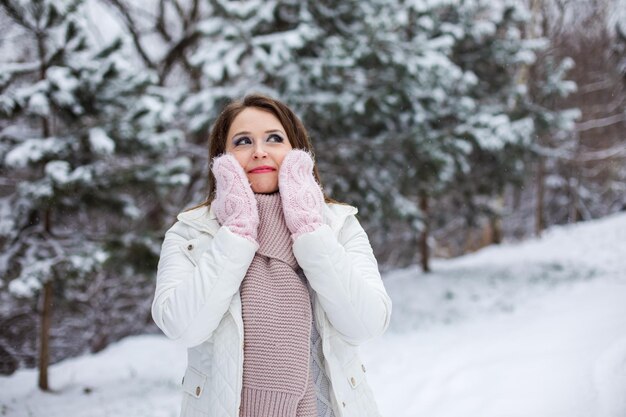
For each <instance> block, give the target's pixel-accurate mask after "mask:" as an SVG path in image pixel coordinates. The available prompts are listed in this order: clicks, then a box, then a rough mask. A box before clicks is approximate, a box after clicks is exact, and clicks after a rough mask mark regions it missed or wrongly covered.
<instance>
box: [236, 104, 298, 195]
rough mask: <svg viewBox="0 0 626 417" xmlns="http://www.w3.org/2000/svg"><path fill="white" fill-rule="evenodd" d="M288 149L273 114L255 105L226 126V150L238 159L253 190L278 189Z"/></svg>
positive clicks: (280, 127) (289, 147) (285, 135)
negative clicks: (281, 167) (279, 175)
mask: <svg viewBox="0 0 626 417" xmlns="http://www.w3.org/2000/svg"><path fill="white" fill-rule="evenodd" d="M291 149H292V147H291V143H290V142H289V139H288V138H287V134H286V133H285V128H284V127H283V125H282V124H281V123H280V121H279V120H278V119H277V118H276V116H274V115H273V114H272V113H270V112H267V111H263V110H261V109H258V108H256V107H247V108H245V109H243V110H242V111H241V113H239V114H238V115H237V117H235V119H234V120H233V122H232V124H231V125H230V129H228V135H227V137H226V152H229V153H231V154H232V155H233V156H234V157H235V159H236V160H237V161H238V162H239V164H240V165H241V167H242V168H243V170H244V171H245V172H246V175H247V176H248V181H250V185H251V187H252V191H254V192H255V193H264V194H265V193H273V192H275V191H277V190H278V170H279V168H280V165H281V164H282V162H283V159H285V156H286V155H287V152H289V151H290V150H291Z"/></svg>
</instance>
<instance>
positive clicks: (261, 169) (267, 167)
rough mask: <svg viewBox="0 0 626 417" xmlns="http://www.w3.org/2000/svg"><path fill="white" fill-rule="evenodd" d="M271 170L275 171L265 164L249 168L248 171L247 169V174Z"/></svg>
mask: <svg viewBox="0 0 626 417" xmlns="http://www.w3.org/2000/svg"><path fill="white" fill-rule="evenodd" d="M273 171H276V169H275V168H272V167H270V166H267V165H263V166H260V167H256V168H254V169H251V170H250V171H248V173H249V174H263V173H265V172H273Z"/></svg>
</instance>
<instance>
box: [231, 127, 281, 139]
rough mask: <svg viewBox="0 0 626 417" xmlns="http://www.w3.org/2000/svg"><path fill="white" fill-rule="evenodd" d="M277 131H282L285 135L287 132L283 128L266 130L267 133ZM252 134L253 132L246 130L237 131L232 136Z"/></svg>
mask: <svg viewBox="0 0 626 417" xmlns="http://www.w3.org/2000/svg"><path fill="white" fill-rule="evenodd" d="M276 132H278V133H282V134H283V135H286V133H285V132H283V131H282V130H278V129H272V130H266V131H265V133H276ZM251 134H252V132H247V131H244V132H237V133H235V134H234V135H233V136H232V137H233V138H234V137H235V136H237V135H251Z"/></svg>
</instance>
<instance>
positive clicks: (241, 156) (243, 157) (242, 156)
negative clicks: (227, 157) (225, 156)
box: [230, 151, 250, 171]
mask: <svg viewBox="0 0 626 417" xmlns="http://www.w3.org/2000/svg"><path fill="white" fill-rule="evenodd" d="M230 154H231V155H232V156H234V157H235V159H236V160H237V162H239V165H241V167H242V168H243V169H244V171H245V170H246V166H247V165H248V161H249V160H250V155H248V154H249V152H242V151H237V152H233V151H230Z"/></svg>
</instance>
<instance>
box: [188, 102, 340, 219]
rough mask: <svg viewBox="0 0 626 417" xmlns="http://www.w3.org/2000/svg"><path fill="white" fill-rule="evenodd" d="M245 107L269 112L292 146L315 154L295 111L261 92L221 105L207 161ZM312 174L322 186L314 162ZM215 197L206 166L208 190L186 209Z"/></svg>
mask: <svg viewBox="0 0 626 417" xmlns="http://www.w3.org/2000/svg"><path fill="white" fill-rule="evenodd" d="M248 107H255V108H258V109H261V110H263V111H267V112H269V113H272V114H273V115H274V116H276V118H277V119H278V120H279V121H280V124H281V125H283V127H284V128H285V133H286V134H287V138H288V139H289V143H290V144H291V146H292V147H293V148H294V149H303V150H305V151H308V152H309V153H310V154H311V155H315V153H314V151H313V145H312V144H311V140H310V138H309V134H308V133H307V131H306V129H305V128H304V125H303V124H302V122H301V121H300V119H299V118H298V116H296V115H295V113H294V112H293V111H292V110H291V109H290V108H289V107H287V105H285V104H284V103H282V102H280V101H278V100H276V99H273V98H271V97H268V96H265V95H262V94H250V95H247V96H245V97H244V98H243V99H241V100H234V101H232V102H230V103H229V104H228V105H227V106H226V107H224V109H223V110H222V112H221V113H220V115H219V116H218V117H217V119H216V120H215V123H214V124H213V127H212V128H211V133H210V134H209V164H211V162H212V161H213V159H214V158H215V157H216V156H219V155H221V154H223V153H224V152H226V140H227V136H228V130H229V129H230V126H231V124H232V123H233V120H235V117H237V115H238V114H239V113H241V112H242V111H243V110H244V109H246V108H248ZM313 176H314V177H315V179H316V180H317V182H318V183H319V184H320V186H321V185H322V182H321V180H320V176H319V172H318V170H317V164H316V163H315V162H314V164H313ZM322 190H323V188H322ZM214 197H215V176H214V175H213V172H212V171H211V169H209V191H208V195H207V198H206V200H205V201H204V202H203V203H201V204H199V205H197V206H195V207H191V208H189V209H187V210H185V211H189V210H193V209H195V208H198V207H202V206H208V205H210V204H211V202H212V201H213V198H214ZM324 200H325V201H326V202H327V203H338V202H337V201H335V200H333V199H332V198H329V197H328V196H326V195H325V194H324Z"/></svg>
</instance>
